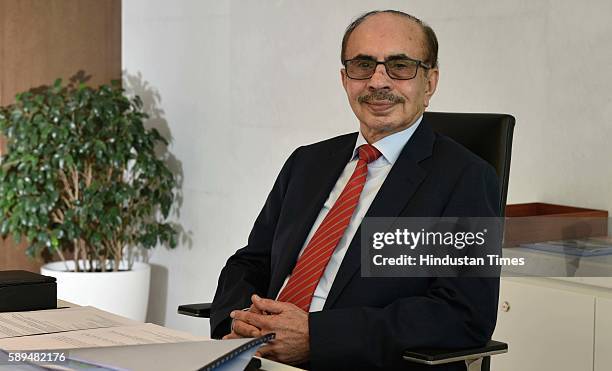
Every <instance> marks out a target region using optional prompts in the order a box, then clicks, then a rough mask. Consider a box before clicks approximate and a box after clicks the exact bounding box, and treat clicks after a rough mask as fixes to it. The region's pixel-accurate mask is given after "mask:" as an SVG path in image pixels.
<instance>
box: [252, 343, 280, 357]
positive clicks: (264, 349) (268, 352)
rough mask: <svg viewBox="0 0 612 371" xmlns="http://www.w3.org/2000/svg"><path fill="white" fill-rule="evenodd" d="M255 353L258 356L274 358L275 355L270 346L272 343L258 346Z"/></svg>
mask: <svg viewBox="0 0 612 371" xmlns="http://www.w3.org/2000/svg"><path fill="white" fill-rule="evenodd" d="M255 355H256V356H257V357H260V358H269V359H271V358H274V356H275V352H274V349H273V347H272V345H270V344H267V345H263V346H261V347H259V349H257V352H256V353H255Z"/></svg>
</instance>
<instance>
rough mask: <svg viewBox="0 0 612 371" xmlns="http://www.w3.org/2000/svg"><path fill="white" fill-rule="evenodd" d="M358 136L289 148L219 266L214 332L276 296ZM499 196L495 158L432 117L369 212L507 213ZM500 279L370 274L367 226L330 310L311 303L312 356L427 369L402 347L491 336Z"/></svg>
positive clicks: (318, 366) (450, 344)
mask: <svg viewBox="0 0 612 371" xmlns="http://www.w3.org/2000/svg"><path fill="white" fill-rule="evenodd" d="M356 138H357V133H353V134H347V135H343V136H339V137H336V138H332V139H329V140H326V141H323V142H319V143H315V144H311V145H308V146H304V147H300V148H298V149H297V150H295V151H294V152H293V154H291V156H290V157H289V159H288V160H287V162H286V163H285V165H284V166H283V168H282V170H281V172H280V174H279V176H278V179H277V180H276V182H275V184H274V187H273V188H272V191H271V192H270V195H269V196H268V199H267V200H266V203H265V205H264V207H263V209H262V211H261V213H260V214H259V216H258V218H257V220H256V221H255V225H254V226H253V229H252V231H251V234H250V236H249V239H248V245H247V246H246V247H244V248H242V249H240V250H238V251H237V252H236V253H235V254H234V255H233V256H232V257H230V258H229V260H228V261H227V264H226V266H225V267H224V268H223V270H222V272H221V276H220V278H219V284H218V287H217V292H216V294H215V298H214V302H213V305H212V313H211V333H212V335H213V337H220V336H223V335H225V334H227V333H229V332H230V328H229V326H230V321H229V319H228V315H229V312H230V311H232V310H234V309H241V308H245V307H248V306H250V304H251V303H250V296H251V294H253V293H257V294H258V295H260V296H262V297H268V298H275V297H276V295H277V294H278V291H279V290H280V288H281V286H282V284H283V282H284V280H285V278H286V277H287V275H288V274H289V273H290V272H291V270H292V268H293V266H294V265H295V263H296V259H297V255H298V253H299V251H300V249H301V248H302V245H303V243H304V241H305V239H306V237H307V235H308V232H309V231H310V229H311V227H312V225H313V223H314V220H315V219H316V217H317V215H318V214H319V212H320V210H321V208H322V206H323V203H324V202H325V200H326V199H327V197H328V195H329V193H330V191H331V189H332V188H333V186H334V184H335V183H336V181H337V179H338V177H339V176H340V173H341V172H342V170H343V169H344V167H345V165H346V164H347V162H348V161H349V160H350V157H351V155H352V153H353V148H354V146H355V141H356ZM498 200H499V187H498V181H497V176H496V174H495V171H494V170H493V168H492V167H491V166H490V165H489V164H488V163H486V162H485V161H483V160H482V159H480V158H479V157H477V156H475V155H474V154H472V153H471V152H469V151H468V150H467V149H465V148H464V147H462V146H460V145H459V144H457V143H456V142H454V141H453V140H451V139H449V138H448V137H444V136H440V135H438V134H435V133H434V132H433V131H432V130H431V128H430V127H429V126H428V124H427V122H426V121H425V120H423V121H422V122H421V124H420V126H419V127H418V129H417V130H416V131H415V133H414V134H413V136H412V138H411V139H410V140H409V142H408V143H407V144H406V146H405V147H404V149H403V150H402V152H401V154H400V156H399V158H398V159H397V161H396V163H395V164H394V166H393V168H392V169H391V171H390V172H389V175H388V176H387V178H386V180H385V182H384V183H383V185H382V187H381V188H380V190H379V192H378V194H377V195H376V197H375V199H374V201H373V203H372V205H371V206H370V209H369V210H368V212H367V214H366V217H370V216H380V217H383V216H384V217H396V216H401V217H417V216H431V217H437V216H449V217H451V216H478V217H488V216H499V215H500V210H498ZM498 290H499V280H498V279H492V278H363V277H361V274H360V231H359V230H358V231H357V233H356V234H355V237H354V238H353V240H352V242H351V244H350V246H349V248H348V251H347V253H346V255H345V257H344V260H343V261H342V264H341V266H340V269H339V271H338V274H337V276H336V278H335V280H334V282H333V285H332V287H331V290H330V292H329V296H328V297H327V300H326V302H325V307H324V310H323V311H320V312H313V313H311V314H310V317H309V328H310V352H311V353H310V365H309V366H310V367H311V368H312V369H314V370H323V369H329V370H344V369H346V370H358V369H364V370H374V369H385V370H389V369H396V368H397V369H403V370H417V369H421V368H422V367H421V366H418V365H412V364H408V363H407V362H405V361H403V360H402V359H401V353H402V350H404V349H406V348H423V347H436V348H465V347H471V346H477V345H481V344H484V343H485V342H486V341H487V340H488V339H489V338H490V336H491V334H492V332H493V329H494V327H495V321H496V308H497V300H498ZM437 369H449V370H450V369H452V370H455V369H457V370H458V369H465V367H463V366H461V367H460V366H459V365H457V364H455V365H451V366H444V367H441V368H437ZM427 370H431V368H427Z"/></svg>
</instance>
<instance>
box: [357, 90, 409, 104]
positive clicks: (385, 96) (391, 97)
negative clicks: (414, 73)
mask: <svg viewBox="0 0 612 371" xmlns="http://www.w3.org/2000/svg"><path fill="white" fill-rule="evenodd" d="M381 100H383V101H384V100H386V101H389V102H391V103H404V102H406V100H405V99H404V98H403V97H400V96H397V95H395V94H393V93H391V92H389V91H387V90H376V91H374V92H372V93H370V94H365V95H360V96H359V97H358V98H357V101H358V102H359V103H370V102H373V101H381Z"/></svg>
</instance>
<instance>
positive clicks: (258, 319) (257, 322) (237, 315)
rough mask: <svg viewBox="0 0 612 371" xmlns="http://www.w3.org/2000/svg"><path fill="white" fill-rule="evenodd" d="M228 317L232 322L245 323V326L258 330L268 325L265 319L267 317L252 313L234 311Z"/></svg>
mask: <svg viewBox="0 0 612 371" xmlns="http://www.w3.org/2000/svg"><path fill="white" fill-rule="evenodd" d="M230 317H231V318H233V319H234V320H239V321H242V322H246V323H247V324H249V325H251V326H255V327H257V328H258V329H262V328H264V327H266V326H267V325H268V324H269V323H268V319H267V318H266V317H267V316H265V315H263V314H257V313H253V312H245V311H241V310H235V311H232V312H231V313H230Z"/></svg>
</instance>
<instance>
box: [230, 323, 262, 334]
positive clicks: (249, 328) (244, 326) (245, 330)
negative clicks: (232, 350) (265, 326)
mask: <svg viewBox="0 0 612 371" xmlns="http://www.w3.org/2000/svg"><path fill="white" fill-rule="evenodd" d="M232 329H233V332H235V333H236V334H237V335H239V336H240V337H247V338H249V337H251V338H254V337H258V336H260V331H259V329H258V328H257V327H255V326H253V325H250V324H248V323H246V322H244V321H241V320H239V319H234V323H233V327H232Z"/></svg>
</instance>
